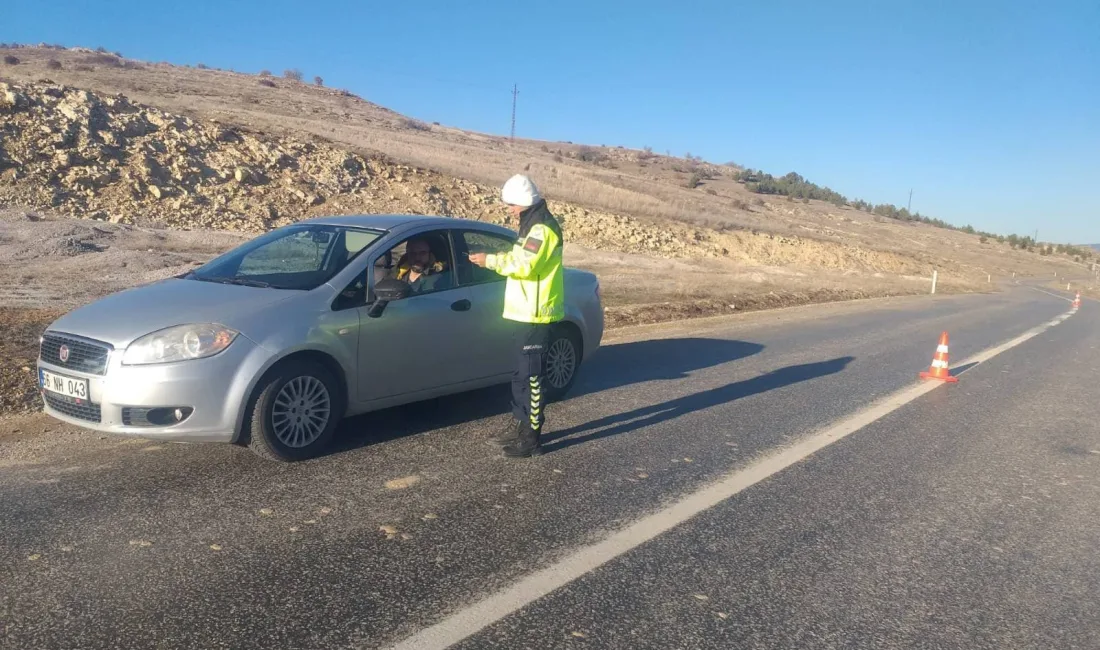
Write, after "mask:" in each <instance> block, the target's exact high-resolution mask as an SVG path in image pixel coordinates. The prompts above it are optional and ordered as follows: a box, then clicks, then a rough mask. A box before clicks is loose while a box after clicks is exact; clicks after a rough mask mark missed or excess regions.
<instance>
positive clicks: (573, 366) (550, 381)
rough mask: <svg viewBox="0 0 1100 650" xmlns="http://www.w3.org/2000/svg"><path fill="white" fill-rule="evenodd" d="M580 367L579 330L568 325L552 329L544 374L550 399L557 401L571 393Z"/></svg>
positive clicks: (547, 394)
mask: <svg viewBox="0 0 1100 650" xmlns="http://www.w3.org/2000/svg"><path fill="white" fill-rule="evenodd" d="M580 367H581V339H580V336H579V335H578V334H577V331H576V330H575V329H574V328H573V327H571V326H568V325H559V326H557V327H555V328H554V329H553V330H552V331H551V334H550V344H549V345H548V346H547V348H546V367H545V368H544V373H545V374H544V375H543V377H544V381H545V382H546V385H547V391H546V396H547V397H548V398H549V401H551V402H556V401H558V400H560V399H563V398H564V397H565V396H566V395H567V394H568V393H569V391H570V389H572V388H573V384H574V383H575V382H576V381H577V371H578V370H579V369H580Z"/></svg>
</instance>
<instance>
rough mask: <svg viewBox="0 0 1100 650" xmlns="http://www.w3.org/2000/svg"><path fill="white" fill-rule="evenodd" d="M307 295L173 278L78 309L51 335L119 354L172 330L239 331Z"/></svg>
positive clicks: (58, 322) (57, 324)
mask: <svg viewBox="0 0 1100 650" xmlns="http://www.w3.org/2000/svg"><path fill="white" fill-rule="evenodd" d="M302 293H303V292H301V291H291V290H281V289H261V288H256V287H243V286H239V285H231V284H217V283H214V282H200V281H198V280H180V279H176V278H170V279H167V280H161V281H159V282H154V283H153V284H148V285H145V286H141V287H135V288H133V289H127V290H125V291H120V292H119V293H115V294H111V295H109V296H107V297H105V298H101V299H100V300H97V301H95V302H92V303H90V304H87V305H85V306H83V307H79V308H77V309H74V310H73V311H71V312H69V313H67V314H65V315H64V316H62V317H61V318H59V319H57V320H56V321H54V322H53V324H51V325H50V327H49V329H50V330H53V331H58V332H66V333H68V334H76V335H78V336H84V337H87V338H92V339H97V340H99V341H104V342H107V343H110V344H112V345H114V346H115V347H116V348H117V347H122V346H125V345H128V344H129V343H131V342H132V341H134V340H135V339H137V338H138V337H141V336H144V335H146V334H149V333H150V332H155V331H157V330H160V329H164V328H165V327H172V326H173V325H183V324H186V323H220V324H222V325H226V326H228V327H233V328H235V329H240V327H241V326H242V323H243V322H244V321H245V319H246V318H247V317H248V316H251V315H253V314H254V313H255V312H256V311H257V310H259V309H262V308H264V307H267V306H270V305H274V304H275V303H279V302H282V301H284V300H288V299H290V298H293V297H294V296H298V295H302ZM246 335H247V334H246Z"/></svg>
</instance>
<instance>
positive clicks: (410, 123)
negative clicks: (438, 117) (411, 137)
mask: <svg viewBox="0 0 1100 650" xmlns="http://www.w3.org/2000/svg"><path fill="white" fill-rule="evenodd" d="M401 125H402V126H404V127H405V128H406V129H412V130H413V131H431V130H432V127H430V126H428V125H427V124H425V123H423V122H421V121H420V120H414V119H410V118H406V119H404V120H402V121H401Z"/></svg>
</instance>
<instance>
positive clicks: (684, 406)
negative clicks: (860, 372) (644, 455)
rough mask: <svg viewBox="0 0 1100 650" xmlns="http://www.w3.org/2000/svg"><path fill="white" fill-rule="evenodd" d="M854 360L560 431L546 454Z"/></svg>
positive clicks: (790, 370)
mask: <svg viewBox="0 0 1100 650" xmlns="http://www.w3.org/2000/svg"><path fill="white" fill-rule="evenodd" d="M854 360H855V357H839V358H836V359H830V360H828V361H818V362H815V363H805V364H800V365H797V366H787V367H786V368H780V369H779V370H773V371H771V372H768V373H764V374H762V375H759V376H756V377H753V378H752V379H746V380H744V381H738V382H734V383H732V384H726V385H725V386H721V387H719V388H714V389H711V390H707V391H703V392H700V393H693V394H691V395H685V396H683V397H678V398H676V399H672V400H669V401H667V402H662V403H660V404H651V405H649V406H643V407H641V408H637V409H634V410H632V411H628V412H626V413H617V414H615V415H609V416H607V417H604V418H600V419H599V420H593V421H592V422H587V423H585V424H582V425H579V426H575V427H571V428H568V429H563V430H561V431H553V432H550V434H549V435H548V436H547V437H546V443H547V444H545V450H546V451H547V452H551V451H559V450H562V449H565V448H567V447H572V446H574V445H580V444H584V443H586V442H591V441H593V440H599V439H600V438H609V437H611V436H617V435H619V434H623V433H629V432H631V431H636V430H638V429H641V428H643V427H649V426H653V425H656V424H662V423H665V422H668V421H669V420H673V419H676V418H678V417H681V416H684V415H688V414H689V413H695V412H698V411H702V410H705V409H708V408H711V407H714V406H719V405H722V404H728V403H729V402H733V401H735V400H738V399H741V398H743V397H749V396H750V395H757V394H760V393H766V392H768V391H771V390H775V389H777V388H783V387H784V386H790V385H792V384H797V383H800V382H803V381H809V380H811V379H817V378H818V377H825V376H827V375H833V374H836V373H838V372H842V371H843V370H844V369H845V368H847V367H848V364H849V363H851V362H852V361H854Z"/></svg>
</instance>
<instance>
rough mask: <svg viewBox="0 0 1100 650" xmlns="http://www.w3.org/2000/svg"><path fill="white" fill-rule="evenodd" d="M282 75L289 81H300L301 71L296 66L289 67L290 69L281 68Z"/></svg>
mask: <svg viewBox="0 0 1100 650" xmlns="http://www.w3.org/2000/svg"><path fill="white" fill-rule="evenodd" d="M283 76H284V77H286V78H287V79H290V80H291V81H301V80H302V71H301V70H298V69H297V68H291V69H290V70H283Z"/></svg>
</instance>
